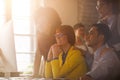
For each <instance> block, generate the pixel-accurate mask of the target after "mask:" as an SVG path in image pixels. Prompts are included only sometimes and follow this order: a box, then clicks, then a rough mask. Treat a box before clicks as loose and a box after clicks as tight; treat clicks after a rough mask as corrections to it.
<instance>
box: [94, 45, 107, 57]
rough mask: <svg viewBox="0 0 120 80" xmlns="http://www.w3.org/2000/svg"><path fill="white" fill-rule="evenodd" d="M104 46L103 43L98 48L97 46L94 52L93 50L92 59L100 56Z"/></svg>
mask: <svg viewBox="0 0 120 80" xmlns="http://www.w3.org/2000/svg"><path fill="white" fill-rule="evenodd" d="M103 48H105V45H102V46H101V47H100V48H98V49H97V50H96V51H95V52H94V59H98V57H99V56H100V53H101V50H102V49H103Z"/></svg>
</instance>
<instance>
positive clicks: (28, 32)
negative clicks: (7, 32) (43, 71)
mask: <svg viewBox="0 0 120 80" xmlns="http://www.w3.org/2000/svg"><path fill="white" fill-rule="evenodd" d="M31 16H32V14H31V0H12V19H13V26H14V36H15V48H16V59H17V68H18V71H25V70H26V69H27V68H28V66H29V65H31V64H32V63H33V58H34V53H35V47H36V46H35V43H36V38H35V27H34V26H33V24H32V20H31Z"/></svg>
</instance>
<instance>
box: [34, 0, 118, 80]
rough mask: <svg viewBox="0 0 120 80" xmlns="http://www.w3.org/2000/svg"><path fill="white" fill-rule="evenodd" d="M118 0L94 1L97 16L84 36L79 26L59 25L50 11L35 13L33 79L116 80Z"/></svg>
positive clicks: (41, 10)
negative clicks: (35, 39)
mask: <svg viewBox="0 0 120 80" xmlns="http://www.w3.org/2000/svg"><path fill="white" fill-rule="evenodd" d="M117 1H119V0H97V6H96V8H97V10H98V13H99V15H100V19H99V21H98V23H95V24H92V25H91V26H90V29H89V31H88V33H86V29H85V26H84V25H83V24H81V23H78V24H76V25H75V26H74V27H72V26H70V25H62V22H61V19H60V17H59V15H58V14H57V12H56V11H55V10H54V9H52V8H40V9H39V10H38V11H37V12H36V13H37V14H35V22H36V26H37V27H38V28H37V30H38V31H37V50H36V55H35V62H34V71H33V77H45V78H54V79H56V78H66V79H70V80H119V79H120V78H119V76H120V71H119V69H120V20H119V19H120V18H119V10H118V9H119V8H118V6H119V5H118V3H119V2H117Z"/></svg>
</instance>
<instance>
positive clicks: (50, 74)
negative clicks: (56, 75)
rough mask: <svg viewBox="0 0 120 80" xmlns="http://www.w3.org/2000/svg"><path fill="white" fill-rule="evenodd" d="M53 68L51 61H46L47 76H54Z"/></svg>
mask: <svg viewBox="0 0 120 80" xmlns="http://www.w3.org/2000/svg"><path fill="white" fill-rule="evenodd" d="M52 76H53V75H52V68H51V63H50V62H47V61H46V63H45V77H46V78H52Z"/></svg>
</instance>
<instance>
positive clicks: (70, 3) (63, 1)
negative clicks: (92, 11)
mask: <svg viewBox="0 0 120 80" xmlns="http://www.w3.org/2000/svg"><path fill="white" fill-rule="evenodd" d="M45 5H46V6H49V7H52V8H54V9H56V11H57V12H58V14H59V15H60V17H61V20H62V23H63V24H68V25H74V24H76V23H77V22H78V0H45Z"/></svg>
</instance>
